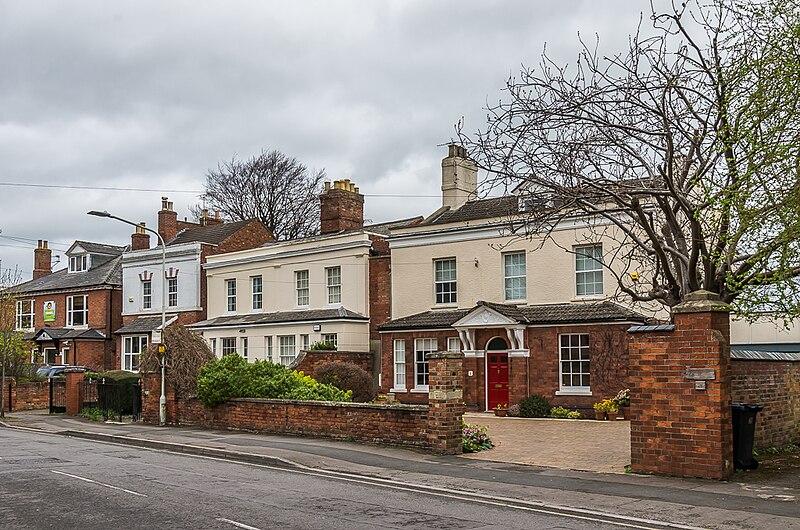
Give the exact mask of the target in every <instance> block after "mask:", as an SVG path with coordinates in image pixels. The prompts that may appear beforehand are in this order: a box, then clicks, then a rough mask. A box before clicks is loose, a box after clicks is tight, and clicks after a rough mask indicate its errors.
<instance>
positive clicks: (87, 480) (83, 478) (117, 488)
mask: <svg viewBox="0 0 800 530" xmlns="http://www.w3.org/2000/svg"><path fill="white" fill-rule="evenodd" d="M50 471H52V472H53V473H56V474H57V475H64V476H65V477H71V478H76V479H78V480H82V481H84V482H90V483H92V484H97V485H98V486H105V487H106V488H111V489H112V490H118V491H124V492H125V493H130V494H131V495H136V496H137V497H147V495H145V494H144V493H137V492H135V491H131V490H126V489H125V488H119V487H117V486H112V485H111V484H104V483H102V482H97V481H96V480H92V479H90V478H86V477H79V476H78V475H72V474H70V473H64V472H63V471H56V470H55V469H51V470H50Z"/></svg>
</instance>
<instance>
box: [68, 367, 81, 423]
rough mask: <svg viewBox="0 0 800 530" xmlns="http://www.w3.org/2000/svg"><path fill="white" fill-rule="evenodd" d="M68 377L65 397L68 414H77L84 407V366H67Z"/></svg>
mask: <svg viewBox="0 0 800 530" xmlns="http://www.w3.org/2000/svg"><path fill="white" fill-rule="evenodd" d="M64 375H65V376H66V377H67V385H66V387H65V390H64V392H65V397H66V401H67V402H66V406H67V410H66V413H67V416H77V415H78V414H80V412H81V409H82V408H83V397H82V396H81V390H82V389H81V383H83V368H67V369H66V370H64Z"/></svg>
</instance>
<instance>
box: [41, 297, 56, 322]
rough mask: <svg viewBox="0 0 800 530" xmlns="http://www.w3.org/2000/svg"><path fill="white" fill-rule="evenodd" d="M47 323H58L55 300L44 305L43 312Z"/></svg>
mask: <svg viewBox="0 0 800 530" xmlns="http://www.w3.org/2000/svg"><path fill="white" fill-rule="evenodd" d="M42 315H43V316H44V321H45V322H55V321H56V303H55V302H54V301H53V300H48V301H47V302H45V303H44V311H43V312H42Z"/></svg>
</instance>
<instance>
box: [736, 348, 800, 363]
mask: <svg viewBox="0 0 800 530" xmlns="http://www.w3.org/2000/svg"><path fill="white" fill-rule="evenodd" d="M745 348H746V347H738V348H737V347H735V346H731V359H736V360H746V361H794V362H800V352H788V351H758V350H748V349H745Z"/></svg>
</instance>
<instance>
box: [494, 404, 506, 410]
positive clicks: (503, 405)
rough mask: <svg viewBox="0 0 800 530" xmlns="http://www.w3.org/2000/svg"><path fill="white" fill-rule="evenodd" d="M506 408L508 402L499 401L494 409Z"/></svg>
mask: <svg viewBox="0 0 800 530" xmlns="http://www.w3.org/2000/svg"><path fill="white" fill-rule="evenodd" d="M507 408H508V403H500V404H498V405H497V406H496V407H495V408H494V409H495V410H506V409H507Z"/></svg>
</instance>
